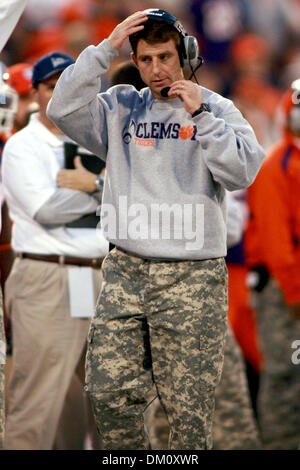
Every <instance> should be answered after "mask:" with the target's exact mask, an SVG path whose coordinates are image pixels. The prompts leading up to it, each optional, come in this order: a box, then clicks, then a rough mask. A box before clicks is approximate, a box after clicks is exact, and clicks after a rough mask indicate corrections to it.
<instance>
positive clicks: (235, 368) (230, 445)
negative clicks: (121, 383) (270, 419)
mask: <svg viewBox="0 0 300 470" xmlns="http://www.w3.org/2000/svg"><path fill="white" fill-rule="evenodd" d="M215 401H216V404H215V414H214V421H213V449H214V450H258V449H260V448H261V443H260V438H259V434H258V429H257V423H256V420H255V417H254V413H253V410H252V406H251V401H250V396H249V390H248V384H247V378H246V374H245V367H244V361H243V358H242V354H241V351H240V349H239V346H238V345H237V342H236V340H235V338H234V336H233V334H232V332H231V329H230V328H229V329H228V337H227V340H226V344H225V350H224V366H223V372H222V377H221V381H220V384H219V385H218V386H217V388H216V395H215ZM145 416H146V426H147V429H148V435H149V441H150V443H151V448H152V449H154V450H163V449H167V444H168V436H169V425H168V421H167V417H166V415H165V413H164V410H163V409H162V407H161V406H160V403H159V400H158V399H156V400H155V401H154V402H153V403H152V404H151V405H150V406H149V407H148V409H147V411H146V413H145Z"/></svg>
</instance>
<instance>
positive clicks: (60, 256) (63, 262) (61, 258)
mask: <svg viewBox="0 0 300 470" xmlns="http://www.w3.org/2000/svg"><path fill="white" fill-rule="evenodd" d="M58 264H61V265H62V264H65V256H64V255H59V257H58Z"/></svg>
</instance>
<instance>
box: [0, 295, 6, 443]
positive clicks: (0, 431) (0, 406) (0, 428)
mask: <svg viewBox="0 0 300 470" xmlns="http://www.w3.org/2000/svg"><path fill="white" fill-rule="evenodd" d="M2 307H3V306H2V291H1V288H0V449H2V448H3V441H4V420H5V406H4V364H5V355H6V341H5V334H4V320H3V308H2Z"/></svg>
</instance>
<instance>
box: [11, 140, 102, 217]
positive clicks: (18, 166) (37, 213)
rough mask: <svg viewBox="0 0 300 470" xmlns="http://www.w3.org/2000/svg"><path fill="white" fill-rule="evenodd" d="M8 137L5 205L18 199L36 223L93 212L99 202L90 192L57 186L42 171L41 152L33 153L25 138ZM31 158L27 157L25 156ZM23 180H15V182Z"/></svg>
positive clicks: (46, 173) (43, 170) (22, 208)
mask: <svg viewBox="0 0 300 470" xmlns="http://www.w3.org/2000/svg"><path fill="white" fill-rule="evenodd" d="M14 137H15V136H13V137H12V138H11V139H9V140H8V142H7V144H6V145H5V149H4V152H3V162H2V177H3V184H4V194H5V196H6V200H7V201H8V205H9V202H10V199H11V198H13V200H14V201H18V204H19V207H20V210H22V211H24V212H25V213H26V214H27V215H28V216H29V217H31V218H33V219H35V220H36V221H37V222H38V223H40V224H42V225H48V226H57V225H62V224H65V223H68V222H72V221H74V220H77V219H79V218H80V217H82V216H83V215H86V214H90V213H94V212H96V210H97V208H98V205H99V202H98V200H97V198H95V197H93V196H92V195H90V194H87V193H83V192H81V191H75V190H73V189H65V188H58V187H57V186H56V185H55V184H54V182H53V179H52V177H51V175H50V174H49V173H48V172H46V171H45V169H44V167H43V163H42V161H41V158H40V155H38V154H34V153H33V148H32V146H31V145H29V143H28V142H23V143H22V148H20V145H19V142H17V143H16V141H15V138H14ZM27 155H28V156H29V155H30V157H31V158H26V156H27ZM17 181H18V182H21V183H22V184H16V182H17Z"/></svg>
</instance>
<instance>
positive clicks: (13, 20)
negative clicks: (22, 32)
mask: <svg viewBox="0 0 300 470" xmlns="http://www.w3.org/2000/svg"><path fill="white" fill-rule="evenodd" d="M27 2H28V0H1V1H0V52H1V51H2V49H3V47H4V46H5V44H6V42H7V40H8V39H9V36H10V35H11V33H12V32H13V30H14V28H15V26H16V24H17V22H18V21H19V19H20V16H21V14H22V13H23V10H24V8H25V6H26V4H27Z"/></svg>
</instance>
